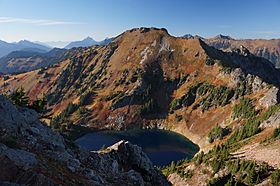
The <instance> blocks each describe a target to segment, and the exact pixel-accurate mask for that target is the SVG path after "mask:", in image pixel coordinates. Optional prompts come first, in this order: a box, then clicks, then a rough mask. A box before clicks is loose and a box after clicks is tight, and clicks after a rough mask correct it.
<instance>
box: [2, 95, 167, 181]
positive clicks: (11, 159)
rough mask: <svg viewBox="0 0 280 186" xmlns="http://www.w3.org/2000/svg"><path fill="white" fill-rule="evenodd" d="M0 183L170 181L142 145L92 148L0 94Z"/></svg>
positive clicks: (124, 142)
mask: <svg viewBox="0 0 280 186" xmlns="http://www.w3.org/2000/svg"><path fill="white" fill-rule="evenodd" d="M0 185H44V186H51V185H137V186H139V185H140V186H141V185H170V183H169V182H168V181H167V180H166V178H165V177H164V176H163V175H162V173H161V172H160V171H159V170H157V169H156V168H154V166H153V165H152V162H151V161H150V160H149V158H148V157H147V155H146V154H145V153H144V152H143V151H142V149H141V148H140V147H138V146H136V145H133V144H131V143H129V142H126V141H120V142H118V143H116V144H115V145H113V146H111V147H108V148H107V149H105V150H103V151H101V152H89V151H87V150H85V149H82V148H81V147H79V146H77V145H76V144H74V143H73V142H70V141H67V140H66V139H64V138H63V137H62V136H61V135H60V134H59V133H57V132H55V131H53V130H51V129H50V128H49V127H47V126H45V125H44V124H42V123H41V122H40V121H39V120H38V116H37V113H36V112H35V111H33V110H30V109H27V108H22V107H16V106H14V105H13V104H12V103H11V102H10V101H9V100H7V99H6V98H5V97H4V96H2V95H0Z"/></svg>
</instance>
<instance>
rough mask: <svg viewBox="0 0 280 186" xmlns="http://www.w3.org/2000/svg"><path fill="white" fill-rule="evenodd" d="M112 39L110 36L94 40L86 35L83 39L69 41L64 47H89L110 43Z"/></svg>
mask: <svg viewBox="0 0 280 186" xmlns="http://www.w3.org/2000/svg"><path fill="white" fill-rule="evenodd" d="M111 41H112V38H106V39H104V40H102V41H99V42H97V41H95V40H94V39H92V38H91V37H87V38H85V39H83V40H82V41H73V42H71V43H69V44H68V45H67V46H65V47H64V48H66V49H71V48H74V47H89V46H92V45H106V44H108V43H110V42H111Z"/></svg>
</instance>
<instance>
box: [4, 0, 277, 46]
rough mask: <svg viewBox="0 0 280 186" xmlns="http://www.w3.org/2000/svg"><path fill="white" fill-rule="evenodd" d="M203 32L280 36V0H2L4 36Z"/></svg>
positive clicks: (208, 34)
mask: <svg viewBox="0 0 280 186" xmlns="http://www.w3.org/2000/svg"><path fill="white" fill-rule="evenodd" d="M142 26H146V27H152V26H153V27H165V28H167V29H168V31H169V33H171V34H172V35H175V36H181V35H184V34H186V33H191V34H198V35H201V36H204V37H211V36H215V35H217V34H219V33H221V34H225V35H230V36H232V37H235V38H280V0H0V39H1V40H6V41H18V40H21V39H29V40H33V41H36V40H37V41H58V40H60V41H70V40H77V39H82V38H84V37H86V36H91V37H93V38H95V39H96V40H101V39H103V38H105V37H111V36H116V35H118V34H119V33H121V32H123V31H125V30H127V29H131V28H134V27H142Z"/></svg>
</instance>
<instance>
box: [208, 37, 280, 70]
mask: <svg viewBox="0 0 280 186" xmlns="http://www.w3.org/2000/svg"><path fill="white" fill-rule="evenodd" d="M205 42H206V43H207V44H209V45H210V46H214V47H215V48H217V49H220V50H224V51H229V50H234V49H238V48H239V47H240V46H241V45H243V46H244V47H246V48H247V49H248V50H249V51H250V52H251V53H253V54H254V55H256V56H259V57H263V58H266V59H268V60H269V61H271V62H272V63H273V64H274V65H275V66H276V67H279V65H280V39H270V40H266V39H233V38H231V37H229V36H223V35H219V36H216V37H214V38H209V39H205Z"/></svg>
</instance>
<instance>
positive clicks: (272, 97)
mask: <svg viewBox="0 0 280 186" xmlns="http://www.w3.org/2000/svg"><path fill="white" fill-rule="evenodd" d="M277 103H279V89H278V88H276V87H272V88H271V89H270V90H269V91H268V92H267V93H266V94H265V96H264V97H263V98H261V99H260V104H261V105H262V106H264V107H267V108H268V107H269V106H272V105H276V104H277Z"/></svg>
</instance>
